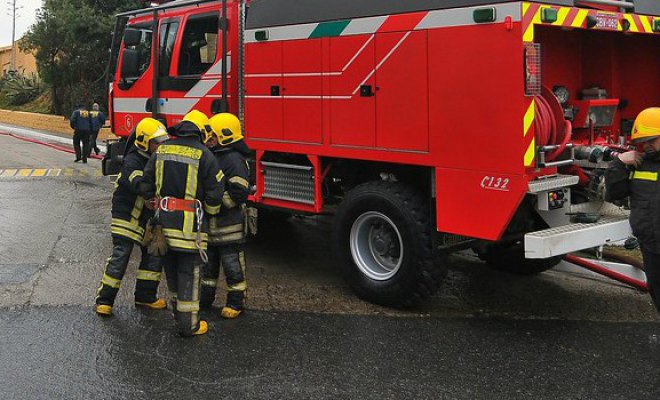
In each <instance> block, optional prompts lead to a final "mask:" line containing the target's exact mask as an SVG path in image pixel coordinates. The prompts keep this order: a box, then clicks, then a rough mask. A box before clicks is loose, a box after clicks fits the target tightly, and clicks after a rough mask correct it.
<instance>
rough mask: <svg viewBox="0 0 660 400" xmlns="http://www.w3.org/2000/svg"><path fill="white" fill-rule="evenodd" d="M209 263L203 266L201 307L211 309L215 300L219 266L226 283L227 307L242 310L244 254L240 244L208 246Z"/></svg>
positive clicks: (245, 287) (244, 287)
mask: <svg viewBox="0 0 660 400" xmlns="http://www.w3.org/2000/svg"><path fill="white" fill-rule="evenodd" d="M207 254H208V256H209V262H208V263H207V264H206V265H205V266H204V278H203V279H202V300H201V304H202V307H205V308H208V307H211V305H212V304H213V301H214V300H215V292H216V288H217V286H218V276H219V275H220V266H221V265H222V269H223V270H224V273H225V279H226V282H227V303H226V306H227V307H231V308H233V309H234V310H237V311H240V310H242V309H243V300H244V299H245V290H246V289H247V282H246V281H245V267H246V263H245V253H244V252H243V245H242V244H241V243H232V244H224V245H220V246H209V248H208V250H207Z"/></svg>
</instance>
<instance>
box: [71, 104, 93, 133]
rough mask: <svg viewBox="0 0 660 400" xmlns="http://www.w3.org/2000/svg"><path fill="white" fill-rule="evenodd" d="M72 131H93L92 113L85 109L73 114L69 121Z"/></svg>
mask: <svg viewBox="0 0 660 400" xmlns="http://www.w3.org/2000/svg"><path fill="white" fill-rule="evenodd" d="M69 125H70V126H71V129H73V130H75V131H79V132H90V131H91V130H92V119H91V118H90V113H89V111H87V110H86V109H84V108H79V109H77V110H76V111H74V112H73V114H71V118H70V119H69Z"/></svg>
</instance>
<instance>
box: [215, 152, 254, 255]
mask: <svg viewBox="0 0 660 400" xmlns="http://www.w3.org/2000/svg"><path fill="white" fill-rule="evenodd" d="M212 151H213V154H214V155H215V157H216V159H217V160H218V164H219V165H220V169H221V170H222V172H223V174H224V179H223V186H224V188H225V192H224V194H223V196H222V208H221V210H220V213H219V214H218V215H217V216H216V217H212V218H211V219H210V220H209V243H210V244H212V245H219V244H228V243H235V242H241V241H244V240H245V235H246V233H247V229H246V228H247V226H246V215H245V202H246V201H247V198H248V195H249V193H250V190H249V186H250V185H249V179H250V169H249V167H248V164H247V162H246V161H245V158H246V156H247V155H248V153H249V151H250V149H248V147H247V146H246V145H245V142H243V141H242V140H241V141H239V142H236V143H234V144H232V145H230V146H224V147H223V146H216V147H214V148H213V149H212Z"/></svg>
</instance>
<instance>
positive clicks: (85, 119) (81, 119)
mask: <svg viewBox="0 0 660 400" xmlns="http://www.w3.org/2000/svg"><path fill="white" fill-rule="evenodd" d="M69 125H70V126H71V129H73V148H74V150H75V151H76V160H75V161H74V162H79V161H82V162H83V163H85V164H86V163H87V154H89V135H90V133H91V131H92V119H91V118H90V113H89V111H87V108H86V107H85V106H79V107H78V108H77V109H76V110H75V111H74V112H73V113H72V114H71V118H69ZM81 143H82V148H81V146H80V144H81Z"/></svg>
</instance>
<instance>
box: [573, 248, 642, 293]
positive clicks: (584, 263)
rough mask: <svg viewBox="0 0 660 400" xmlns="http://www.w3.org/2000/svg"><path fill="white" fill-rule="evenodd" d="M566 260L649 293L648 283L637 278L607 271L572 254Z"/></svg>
mask: <svg viewBox="0 0 660 400" xmlns="http://www.w3.org/2000/svg"><path fill="white" fill-rule="evenodd" d="M564 260H566V261H568V262H570V263H572V264H575V265H577V266H579V267H582V268H585V269H588V270H589V271H592V272H595V273H597V274H600V275H603V276H606V277H608V278H610V279H614V280H615V281H619V282H622V283H625V284H626V285H630V286H632V287H634V288H636V289H639V290H642V291H645V292H647V291H648V286H647V285H646V282H644V281H640V280H638V279H635V278H631V277H629V276H627V275H624V274H622V273H619V272H616V271H612V270H610V269H607V268H605V267H603V266H601V265H598V264H596V263H594V262H591V261H589V260H587V259H584V258H581V257H577V256H574V255H572V254H566V255H565V256H564Z"/></svg>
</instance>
